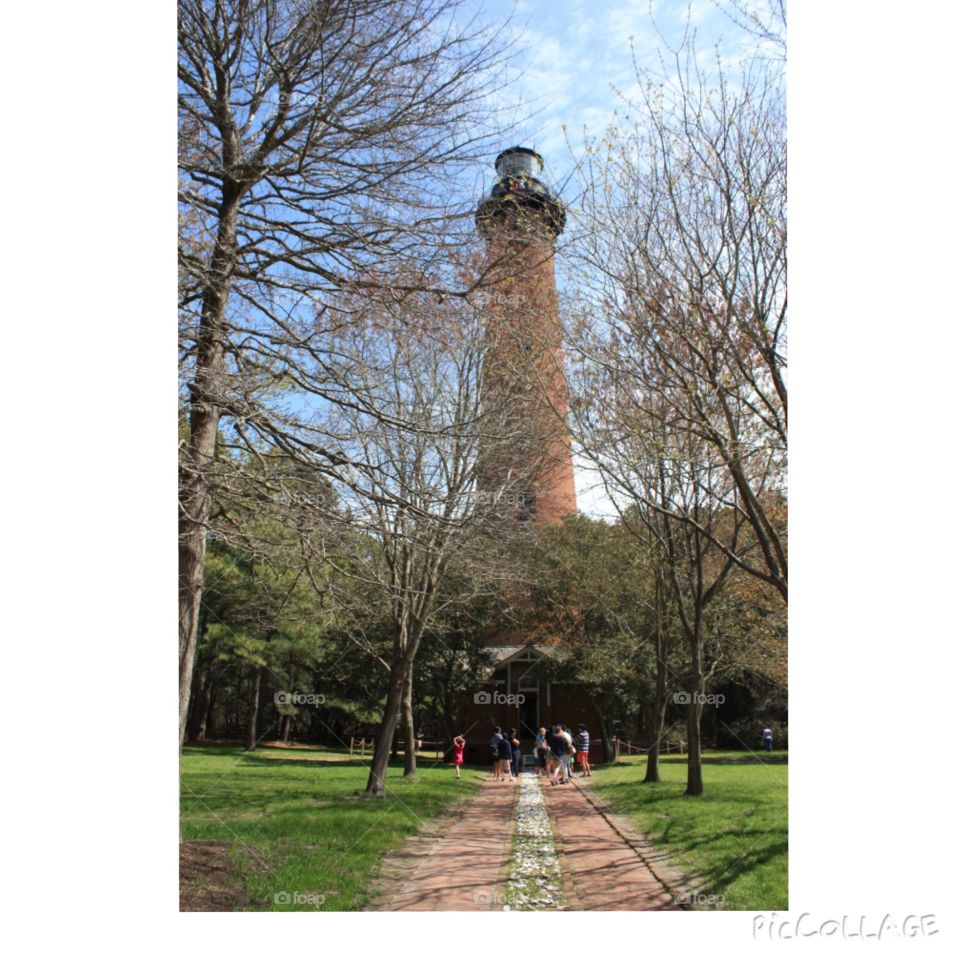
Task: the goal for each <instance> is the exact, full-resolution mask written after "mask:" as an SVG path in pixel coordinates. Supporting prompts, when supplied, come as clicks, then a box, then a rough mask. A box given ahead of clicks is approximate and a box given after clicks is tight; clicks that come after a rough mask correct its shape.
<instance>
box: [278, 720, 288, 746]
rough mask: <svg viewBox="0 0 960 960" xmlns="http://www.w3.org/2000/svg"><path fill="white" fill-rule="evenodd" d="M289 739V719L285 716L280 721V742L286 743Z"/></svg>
mask: <svg viewBox="0 0 960 960" xmlns="http://www.w3.org/2000/svg"><path fill="white" fill-rule="evenodd" d="M289 739H290V717H289V715H287V716H285V717H284V718H283V719H282V720H281V721H280V741H281V743H286V742H287V741H288V740H289Z"/></svg>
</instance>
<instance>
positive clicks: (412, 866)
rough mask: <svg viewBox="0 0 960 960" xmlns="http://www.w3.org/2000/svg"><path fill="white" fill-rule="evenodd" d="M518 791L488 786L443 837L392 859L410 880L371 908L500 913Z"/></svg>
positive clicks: (393, 867)
mask: <svg viewBox="0 0 960 960" xmlns="http://www.w3.org/2000/svg"><path fill="white" fill-rule="evenodd" d="M517 789H518V788H517V785H516V784H504V783H494V782H493V781H492V780H488V781H486V782H485V783H484V784H483V786H482V787H481V788H480V789H479V790H478V791H477V794H476V796H475V797H474V798H473V799H472V800H470V802H469V803H468V804H467V805H466V806H465V807H464V809H463V812H462V813H461V815H460V816H459V817H458V818H457V819H456V820H455V821H454V822H453V823H452V824H451V825H450V827H449V828H448V829H447V830H446V832H445V833H444V834H443V836H441V837H439V838H438V839H435V840H433V841H431V842H429V843H427V844H426V845H420V846H418V845H416V844H414V845H413V846H412V847H410V848H409V849H408V850H407V851H404V852H401V853H400V854H397V855H394V857H392V858H390V860H391V863H390V869H391V871H392V872H396V871H397V870H398V869H399V870H400V871H402V873H403V875H405V876H407V877H408V878H409V879H407V880H406V881H405V882H404V883H402V885H400V887H399V889H397V890H395V891H394V892H393V893H392V894H389V895H387V896H386V897H385V898H384V900H383V901H382V902H381V903H380V904H378V905H377V906H376V907H375V908H374V909H380V910H493V909H496V910H499V909H501V908H502V903H503V893H502V889H501V886H500V885H501V884H502V882H503V879H504V875H505V872H506V869H507V864H508V863H509V860H510V850H511V841H512V838H513V819H514V815H513V807H514V804H515V803H516V800H517ZM405 858H407V859H408V862H407V863H406V864H405V863H403V860H404V859H405Z"/></svg>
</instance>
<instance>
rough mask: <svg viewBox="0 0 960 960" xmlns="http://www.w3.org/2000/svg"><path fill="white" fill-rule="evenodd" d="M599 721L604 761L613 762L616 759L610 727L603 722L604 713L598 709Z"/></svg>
mask: <svg viewBox="0 0 960 960" xmlns="http://www.w3.org/2000/svg"><path fill="white" fill-rule="evenodd" d="M597 723H599V724H600V730H599V731H598V732H599V734H600V743H602V744H603V762H604V763H613V761H614V760H616V757H615V756H614V749H613V740H612V739H611V737H610V728H609V727H608V726H607V725H606V724H605V723H604V722H603V714H601V713H600V711H599V710H598V711H597Z"/></svg>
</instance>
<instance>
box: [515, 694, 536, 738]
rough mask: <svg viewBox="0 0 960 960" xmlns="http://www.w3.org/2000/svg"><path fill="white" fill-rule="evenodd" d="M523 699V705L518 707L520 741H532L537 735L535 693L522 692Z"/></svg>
mask: <svg viewBox="0 0 960 960" xmlns="http://www.w3.org/2000/svg"><path fill="white" fill-rule="evenodd" d="M523 697H524V700H523V703H521V704H520V706H519V713H520V723H519V727H518V729H519V731H520V739H521V740H533V739H534V738H535V737H536V735H537V729H538V727H539V722H538V713H537V692H536V691H535V690H533V691H530V690H524V691H523Z"/></svg>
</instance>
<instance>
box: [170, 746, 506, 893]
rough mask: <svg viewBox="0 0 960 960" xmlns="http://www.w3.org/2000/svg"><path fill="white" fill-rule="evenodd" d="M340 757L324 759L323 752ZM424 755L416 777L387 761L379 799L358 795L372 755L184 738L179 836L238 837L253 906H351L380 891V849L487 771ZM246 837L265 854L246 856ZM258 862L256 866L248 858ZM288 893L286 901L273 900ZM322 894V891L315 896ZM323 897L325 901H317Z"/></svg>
mask: <svg viewBox="0 0 960 960" xmlns="http://www.w3.org/2000/svg"><path fill="white" fill-rule="evenodd" d="M324 756H326V757H328V758H330V757H336V758H337V759H338V760H340V762H337V763H328V762H321V761H320V758H321V757H324ZM434 764H435V761H434V759H433V757H432V755H424V757H423V758H422V759H421V760H420V769H419V776H418V780H417V782H415V783H410V782H405V781H404V780H403V768H402V765H399V766H391V767H390V770H389V772H388V776H387V798H386V799H385V800H357V799H354V796H353V795H354V794H355V793H356V791H358V790H362V789H363V788H364V787H365V786H366V781H367V773H368V769H369V758H367V759H366V760H360V759H357V758H354V759H353V760H351V759H349V758H348V757H347V756H346V754H345V753H343V754H339V755H338V754H337V753H336V752H335V751H330V750H314V749H303V750H284V749H272V750H271V749H260V750H257V751H255V752H254V753H246V752H244V751H243V750H242V749H241V748H240V747H225V746H220V747H186V748H185V749H184V751H183V757H182V761H181V784H180V796H181V806H180V811H181V839H182V840H184V841H189V840H219V841H227V842H230V843H234V844H237V845H238V846H237V847H236V851H237V853H236V856H233V855H232V854H231V856H232V857H233V860H234V862H235V863H236V864H237V877H238V878H239V879H238V882H239V883H240V884H241V886H245V887H246V890H247V893H248V895H249V898H250V900H251V902H252V905H249V906H248V907H247V909H255V910H356V909H358V908H360V907H362V906H363V905H364V904H365V903H367V902H368V901H369V899H370V898H371V897H372V896H374V895H375V894H376V884H375V882H373V881H372V879H371V878H372V876H373V873H374V870H375V867H376V865H377V863H378V862H379V860H380V859H381V858H382V857H383V855H384V854H386V853H388V852H389V851H391V850H394V849H396V848H398V847H400V846H402V844H403V843H404V841H405V840H406V839H407V838H408V837H410V836H411V835H412V834H415V833H416V832H417V830H418V828H419V827H420V825H421V824H422V823H424V822H425V821H428V820H430V819H432V818H435V817H436V816H438V815H439V814H440V813H441V812H442V811H443V810H444V809H445V808H447V807H449V806H450V805H451V804H453V803H455V802H456V801H457V800H458V799H461V798H466V797H469V796H471V795H472V794H473V793H474V791H475V790H476V789H477V788H478V787H479V785H480V783H481V781H482V779H483V777H484V776H485V775H486V774H487V771H485V770H483V771H481V770H473V769H470V768H464V770H463V779H462V780H460V781H459V782H458V781H457V780H456V778H455V775H454V772H453V768H452V767H451V766H450V765H449V764H447V763H440V764H436V765H434ZM240 845H250V846H252V847H254V848H255V849H256V851H257V852H258V853H259V854H260V855H261V857H262V862H260V863H256V858H253V859H252V858H251V857H250V856H245V855H244V853H243V851H244V849H245V847H244V846H240ZM254 864H255V865H254ZM278 894H280V895H282V894H287V895H288V899H290V900H291V901H292V900H293V898H294V895H295V894H300V895H302V896H300V897H299V898H298V899H299V900H300V901H301V902H299V903H297V902H289V903H284V902H282V900H283V897H282V896H281V897H280V900H281V902H276V900H275V898H276V897H277V895H278ZM318 894H320V895H322V897H318V896H317V895H318ZM320 899H322V901H323V902H322V903H320V902H319V901H320Z"/></svg>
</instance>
